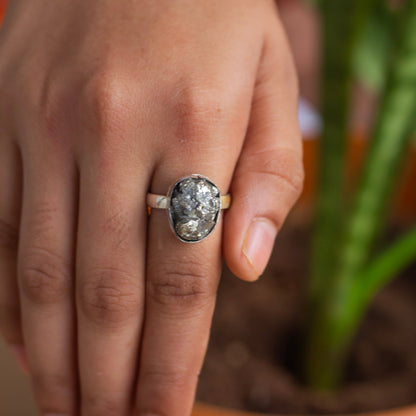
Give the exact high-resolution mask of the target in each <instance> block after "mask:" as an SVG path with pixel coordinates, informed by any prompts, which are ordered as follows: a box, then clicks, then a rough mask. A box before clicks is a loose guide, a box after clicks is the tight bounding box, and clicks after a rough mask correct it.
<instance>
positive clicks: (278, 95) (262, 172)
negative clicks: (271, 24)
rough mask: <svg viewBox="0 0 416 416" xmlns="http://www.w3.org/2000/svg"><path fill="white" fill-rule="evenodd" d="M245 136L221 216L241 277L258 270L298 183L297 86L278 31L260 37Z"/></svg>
mask: <svg viewBox="0 0 416 416" xmlns="http://www.w3.org/2000/svg"><path fill="white" fill-rule="evenodd" d="M263 50H264V53H263V58H262V62H261V63H260V67H259V72H258V77H257V83H256V87H255V90H254V95H253V102H252V109H251V114H250V121H249V126H248V130H247V135H246V139H245V142H244V145H243V148H242V151H241V155H240V158H239V160H238V162H237V166H236V169H235V172H234V175H233V179H232V182H231V186H230V192H231V195H232V198H233V199H232V204H231V207H230V209H229V210H227V211H226V212H225V214H224V228H223V232H224V234H223V252H224V257H225V260H226V263H227V265H228V267H229V268H230V270H231V271H232V272H233V273H234V274H235V275H236V276H238V277H239V278H241V279H243V280H249V281H253V280H256V279H257V278H258V277H259V276H260V275H261V274H262V273H263V271H264V269H265V267H266V265H267V263H268V261H269V258H270V254H271V252H272V249H273V244H274V240H275V237H276V235H277V233H278V231H279V229H280V227H281V226H282V224H283V222H284V220H285V218H286V216H287V214H288V212H289V211H290V209H291V208H292V206H293V205H294V203H295V202H296V200H297V198H298V197H299V195H300V193H301V190H302V185H303V175H304V173H303V165H302V141H301V135H300V130H299V125H298V119H297V103H298V92H297V91H298V87H297V78H296V72H295V69H294V64H293V61H292V56H291V53H290V50H289V47H288V45H287V42H286V39H285V36H284V34H283V31H281V32H278V33H277V34H275V35H273V37H271V38H270V39H268V40H267V41H266V45H265V47H264V49H263Z"/></svg>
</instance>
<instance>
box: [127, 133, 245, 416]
mask: <svg viewBox="0 0 416 416" xmlns="http://www.w3.org/2000/svg"><path fill="white" fill-rule="evenodd" d="M221 136H222V135H221ZM207 137H210V135H208V136H207ZM222 137H227V136H222ZM197 150H198V151H199V150H200V148H197ZM236 157H237V153H236V152H234V151H228V152H224V154H223V155H222V156H221V157H218V154H216V152H209V151H205V152H204V153H203V156H201V154H199V155H191V156H189V155H186V156H185V155H183V157H178V155H177V154H175V155H174V156H173V157H171V158H164V159H163V158H162V161H161V163H160V164H159V166H158V168H157V169H156V172H155V176H154V178H153V182H152V188H151V189H152V192H155V193H159V194H166V192H167V189H168V188H169V185H171V184H172V183H174V182H175V181H176V180H177V179H178V178H180V177H183V176H187V175H189V174H190V173H191V172H197V173H201V174H205V175H207V176H208V177H209V178H210V179H211V180H213V181H214V182H215V183H216V184H217V186H218V187H219V188H220V190H221V191H222V192H225V191H226V190H227V188H228V186H229V182H230V180H231V175H232V171H231V170H232V167H233V166H234V164H235V159H236ZM183 158H184V159H186V166H184V164H183V163H182V160H183ZM215 160H217V162H218V163H215ZM221 226H222V223H221V215H220V221H219V223H218V224H217V226H216V228H215V229H214V231H213V232H212V234H211V235H209V236H208V237H207V238H206V239H204V240H203V241H201V242H198V243H196V244H186V243H183V242H181V241H179V240H178V239H177V238H176V237H175V236H174V235H173V233H172V232H171V230H170V227H169V220H168V216H167V212H166V211H165V210H157V209H153V210H152V213H151V216H150V220H149V232H148V235H149V238H148V256H147V273H146V278H147V284H146V313H145V316H146V321H145V327H144V334H143V341H142V342H143V343H142V352H141V359H140V367H139V380H138V391H137V401H136V413H135V414H137V415H162V414H163V415H164V414H169V415H171V416H179V415H180V416H185V415H189V414H190V412H191V408H192V404H193V400H194V395H195V389H196V385H197V380H198V375H199V372H200V369H201V366H202V362H203V358H204V355H205V351H206V347H207V342H208V336H209V328H210V324H211V319H212V313H213V308H214V304H215V295H216V290H217V285H218V281H219V277H220V272H221Z"/></svg>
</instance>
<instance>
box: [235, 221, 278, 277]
mask: <svg viewBox="0 0 416 416" xmlns="http://www.w3.org/2000/svg"><path fill="white" fill-rule="evenodd" d="M276 235H277V229H276V227H275V226H274V224H273V223H272V222H271V221H270V220H268V219H266V218H255V219H254V220H253V221H252V222H251V224H250V226H249V227H248V230H247V232H246V235H245V237H244V242H243V248H242V250H243V253H244V255H245V256H246V258H247V260H248V261H249V263H250V264H251V265H252V266H253V269H254V270H255V271H256V273H257V277H258V276H260V275H261V274H262V273H263V272H264V269H265V268H266V266H267V263H268V261H269V258H270V255H271V253H272V250H273V245H274V240H275V238H276Z"/></svg>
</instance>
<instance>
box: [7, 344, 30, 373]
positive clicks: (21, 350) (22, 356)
mask: <svg viewBox="0 0 416 416" xmlns="http://www.w3.org/2000/svg"><path fill="white" fill-rule="evenodd" d="M10 349H11V351H12V354H13V355H14V358H15V359H16V361H17V364H18V365H19V367H20V369H21V370H22V371H23V372H24V373H26V374H29V365H28V363H27V356H26V349H25V347H24V346H23V345H10Z"/></svg>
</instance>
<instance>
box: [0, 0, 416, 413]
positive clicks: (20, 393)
mask: <svg viewBox="0 0 416 416" xmlns="http://www.w3.org/2000/svg"><path fill="white" fill-rule="evenodd" d="M6 3H7V1H6V0H0V23H1V19H2V17H3V15H4V12H5V9H6ZM305 3H306V2H304V1H298V0H279V1H278V4H279V8H280V13H281V18H282V20H283V23H284V25H285V27H286V30H287V33H288V37H289V41H290V43H291V45H292V50H293V53H294V57H295V61H296V65H297V69H298V74H299V79H300V90H301V100H300V104H299V120H300V124H301V128H302V132H303V136H304V148H305V156H304V162H305V169H306V183H305V189H304V192H303V195H302V197H301V199H300V201H299V203H298V205H297V207H296V208H295V210H294V212H293V213H292V216H291V218H290V219H289V221H295V222H299V221H300V222H302V221H310V218H311V215H312V206H313V202H314V196H315V187H316V172H317V168H316V163H317V162H316V160H317V142H318V138H319V134H320V130H321V120H320V116H319V91H320V85H319V74H320V68H319V56H320V44H319V35H320V23H319V17H318V15H317V14H316V12H315V11H314V9H313V8H312V7H310V6H308V5H307V4H305ZM354 94H355V102H354V106H353V108H354V110H353V112H352V116H351V122H350V134H351V140H350V153H349V159H350V162H349V165H348V166H349V167H348V169H349V175H348V178H349V179H348V180H350V181H351V183H353V182H354V177H355V173H356V172H357V171H358V170H359V166H360V161H361V157H362V155H363V150H364V148H365V145H366V139H365V138H366V135H367V131H368V128H369V126H370V125H371V122H372V117H373V110H374V108H375V107H376V105H377V102H376V99H375V97H374V96H373V94H372V93H371V92H370V91H369V90H368V89H367V88H365V87H364V86H362V85H356V86H355V92H354ZM408 159H409V160H408V162H407V166H406V169H405V173H404V175H403V179H402V181H401V184H400V191H399V192H398V194H397V200H396V202H395V204H394V205H395V209H394V213H393V215H394V217H395V220H396V221H398V222H402V223H403V222H404V223H406V222H410V221H412V220H414V219H415V218H416V192H414V187H413V186H412V184H414V183H415V182H416V163H415V161H416V150H415V148H413V149H412V151H411V152H409V156H408ZM0 414H1V415H7V416H15V415H16V416H19V415H25V416H32V415H35V414H37V413H36V411H35V406H34V403H33V399H32V397H31V394H30V386H29V382H28V379H27V377H26V376H25V375H24V374H23V373H22V372H20V371H19V369H18V368H17V366H16V364H15V362H14V360H13V358H12V355H11V354H10V351H9V350H8V348H7V346H6V345H5V344H4V342H3V341H2V340H1V341H0Z"/></svg>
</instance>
